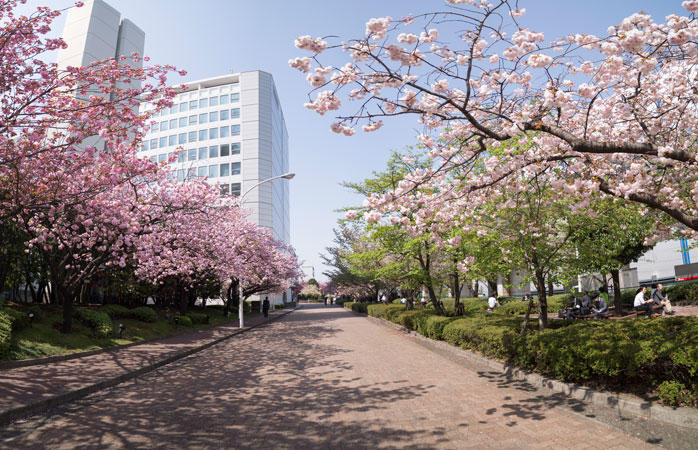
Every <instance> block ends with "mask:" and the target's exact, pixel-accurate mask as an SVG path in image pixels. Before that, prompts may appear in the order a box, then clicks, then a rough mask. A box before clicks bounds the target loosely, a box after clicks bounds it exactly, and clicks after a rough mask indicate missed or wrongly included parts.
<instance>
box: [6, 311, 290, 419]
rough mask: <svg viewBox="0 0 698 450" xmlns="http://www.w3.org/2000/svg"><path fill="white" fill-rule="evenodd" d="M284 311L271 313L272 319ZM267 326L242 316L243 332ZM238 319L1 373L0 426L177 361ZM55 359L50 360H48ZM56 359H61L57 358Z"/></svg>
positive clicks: (234, 328) (232, 329)
mask: <svg viewBox="0 0 698 450" xmlns="http://www.w3.org/2000/svg"><path fill="white" fill-rule="evenodd" d="M287 312H288V310H278V311H274V312H271V313H270V315H271V317H272V318H273V317H274V316H278V315H282V314H285V313H287ZM264 322H266V319H264V317H263V316H262V315H257V316H252V317H247V318H245V325H246V329H249V328H251V327H255V326H257V325H260V324H262V323H264ZM239 331H240V330H239V328H238V325H237V321H230V322H228V323H226V324H225V325H220V326H214V327H207V328H201V329H197V330H191V331H190V332H183V333H178V334H176V335H173V336H170V337H165V338H162V339H157V340H150V341H147V342H145V343H143V344H136V345H133V344H129V345H125V346H120V347H119V346H117V347H112V348H108V349H106V350H105V351H103V352H100V353H97V354H93V355H90V354H89V353H92V352H88V356H84V357H81V358H75V359H69V360H63V361H56V362H49V363H46V364H40V365H32V366H28V367H17V368H11V369H2V370H0V426H2V425H5V424H6V423H7V422H8V421H10V420H13V419H15V418H17V417H18V416H19V417H21V416H22V412H23V410H27V411H30V412H35V411H37V410H40V409H43V408H44V406H45V405H46V404H60V403H63V402H64V401H65V400H66V397H72V398H76V397H79V396H81V395H75V394H76V393H78V392H81V391H93V390H98V389H95V385H96V384H98V383H104V384H116V383H109V381H110V380H114V381H116V380H115V379H116V378H119V377H120V378H122V379H127V378H129V377H130V376H131V374H133V373H134V372H137V371H141V372H142V371H148V370H149V368H150V367H152V366H153V365H157V364H162V363H166V362H168V361H169V360H172V359H176V358H177V357H178V356H179V355H181V354H183V353H188V352H193V351H196V349H197V347H200V346H202V345H207V344H209V343H212V342H214V341H217V340H220V339H225V338H226V337H228V336H231V335H232V334H234V333H237V332H239ZM52 359H54V358H52ZM59 359H60V358H59Z"/></svg>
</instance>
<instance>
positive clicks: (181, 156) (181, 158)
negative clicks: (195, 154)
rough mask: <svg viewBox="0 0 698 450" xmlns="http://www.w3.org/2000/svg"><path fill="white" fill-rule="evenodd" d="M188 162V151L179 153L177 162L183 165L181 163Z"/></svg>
mask: <svg viewBox="0 0 698 450" xmlns="http://www.w3.org/2000/svg"><path fill="white" fill-rule="evenodd" d="M186 160H187V151H186V150H182V151H181V152H179V154H178V155H177V162H180V163H181V162H185V161H186Z"/></svg>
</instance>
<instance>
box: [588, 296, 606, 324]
mask: <svg viewBox="0 0 698 450" xmlns="http://www.w3.org/2000/svg"><path fill="white" fill-rule="evenodd" d="M595 300H596V306H594V307H593V308H591V311H592V312H593V313H594V319H599V318H601V317H603V316H607V315H608V304H607V303H606V299H605V298H603V297H601V296H600V295H597V296H596V298H595Z"/></svg>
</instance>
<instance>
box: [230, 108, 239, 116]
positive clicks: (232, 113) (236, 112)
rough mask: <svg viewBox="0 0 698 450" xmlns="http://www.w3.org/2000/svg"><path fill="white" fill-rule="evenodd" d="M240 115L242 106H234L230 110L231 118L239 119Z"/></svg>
mask: <svg viewBox="0 0 698 450" xmlns="http://www.w3.org/2000/svg"><path fill="white" fill-rule="evenodd" d="M239 117H240V108H233V109H231V110H230V118H231V119H237V118H239Z"/></svg>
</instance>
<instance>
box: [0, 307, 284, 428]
mask: <svg viewBox="0 0 698 450" xmlns="http://www.w3.org/2000/svg"><path fill="white" fill-rule="evenodd" d="M296 308H297V307H296ZM296 308H293V309H290V310H288V311H284V312H283V313H281V314H278V315H276V316H275V317H270V318H269V320H268V321H266V322H261V323H258V324H257V325H253V326H251V327H247V328H243V329H241V330H236V331H234V332H232V333H230V334H228V335H226V336H223V337H220V338H217V339H214V340H213V341H209V342H207V343H205V344H202V345H199V346H196V347H193V348H190V349H187V350H183V351H181V352H179V353H176V354H174V355H171V356H168V357H167V358H165V359H162V360H160V361H158V362H155V363H153V364H149V365H147V366H144V367H141V368H140V369H138V370H134V371H132V372H127V373H124V374H121V375H118V376H116V377H112V378H109V379H107V380H103V381H100V382H99V383H95V384H91V385H88V386H85V387H83V388H80V389H77V390H74V391H70V392H66V393H64V394H59V395H56V396H54V397H51V398H46V399H43V400H40V401H37V402H34V403H30V404H28V405H24V406H20V407H17V408H12V409H8V410H6V411H2V412H0V426H5V425H8V424H9V423H11V422H12V421H14V420H16V419H19V418H21V417H25V416H28V415H31V414H34V413H37V412H40V411H42V410H45V409H49V408H54V407H56V406H59V405H62V404H64V403H68V402H72V401H74V400H77V399H80V398H82V397H86V396H88V395H90V394H92V393H95V392H97V391H101V390H103V389H106V388H109V387H112V386H116V385H117V384H120V383H123V382H124V381H128V380H130V379H133V378H136V377H139V376H141V375H143V374H146V373H148V372H152V371H153V370H156V369H159V368H160V367H162V366H165V365H167V364H170V363H173V362H175V361H178V360H180V359H182V358H186V357H187V356H190V355H193V354H194V353H198V352H200V351H202V350H205V349H207V348H209V347H212V346H214V345H216V344H219V343H221V342H223V341H225V340H227V339H230V338H231V337H233V336H236V335H238V334H242V333H245V332H247V331H250V330H253V329H255V328H257V327H260V326H262V325H266V324H268V323H270V322H273V321H275V320H278V319H280V318H282V317H284V316H287V315H288V314H291V313H292V312H293V311H295V310H296ZM140 343H143V342H140ZM121 348H123V347H121ZM98 353H101V352H98ZM71 359H72V358H71Z"/></svg>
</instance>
